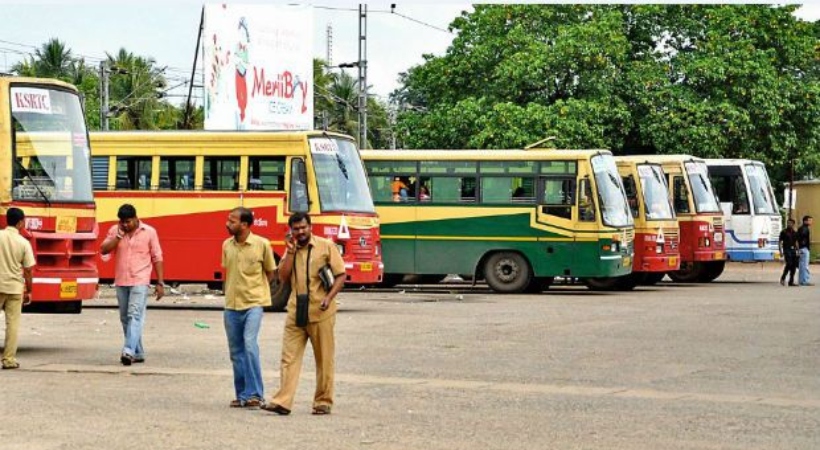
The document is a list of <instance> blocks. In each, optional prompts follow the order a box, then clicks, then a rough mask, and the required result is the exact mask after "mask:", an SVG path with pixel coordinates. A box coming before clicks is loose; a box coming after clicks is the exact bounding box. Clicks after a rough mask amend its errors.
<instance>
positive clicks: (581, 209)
mask: <svg viewBox="0 0 820 450" xmlns="http://www.w3.org/2000/svg"><path fill="white" fill-rule="evenodd" d="M578 191H579V192H580V194H579V195H578V220H580V221H581V222H595V199H594V197H593V196H592V184H591V183H590V182H589V178H582V179H581V182H580V183H579V189H578Z"/></svg>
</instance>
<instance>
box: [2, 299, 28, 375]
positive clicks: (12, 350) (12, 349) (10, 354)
mask: <svg viewBox="0 0 820 450" xmlns="http://www.w3.org/2000/svg"><path fill="white" fill-rule="evenodd" d="M0 309H2V310H3V312H4V313H5V314H6V339H5V341H4V343H3V365H4V366H7V365H9V364H14V363H15V362H17V332H18V330H19V329H20V314H21V312H22V311H23V296H22V295H21V294H2V293H0Z"/></svg>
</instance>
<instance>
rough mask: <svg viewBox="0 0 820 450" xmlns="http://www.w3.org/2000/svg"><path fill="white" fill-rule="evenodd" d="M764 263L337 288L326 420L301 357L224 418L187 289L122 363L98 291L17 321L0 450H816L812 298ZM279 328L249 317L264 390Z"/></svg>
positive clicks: (271, 374)
mask: <svg viewBox="0 0 820 450" xmlns="http://www.w3.org/2000/svg"><path fill="white" fill-rule="evenodd" d="M779 270H780V266H778V265H776V264H769V265H759V264H755V265H740V264H733V265H730V266H729V269H728V270H727V272H726V273H725V274H724V275H723V276H722V277H721V278H719V279H718V281H717V282H714V283H711V284H708V285H681V284H675V283H671V282H664V283H661V284H659V285H658V286H655V287H641V288H638V289H637V290H636V291H634V292H627V293H598V292H590V291H588V290H587V289H586V288H583V287H580V286H557V287H555V288H553V289H551V290H550V291H548V292H545V293H543V294H539V295H496V294H493V293H492V292H490V291H489V290H487V289H486V288H485V287H477V288H470V287H469V285H465V284H451V285H441V286H435V287H428V288H425V289H422V288H419V287H417V286H414V285H405V286H400V287H399V288H397V289H393V290H351V291H345V292H344V293H342V295H341V297H340V302H341V306H340V313H339V316H338V320H337V326H336V333H337V377H336V391H337V394H336V405H335V406H334V409H333V414H331V415H330V416H312V415H311V414H310V407H311V398H312V392H313V387H314V386H313V382H314V377H313V371H314V366H313V363H312V353H311V352H310V350H308V352H307V354H306V360H305V365H304V367H303V376H302V382H301V383H300V386H299V391H298V394H297V398H296V404H295V405H294V411H293V413H292V414H291V415H290V416H287V417H280V416H277V415H274V414H271V413H267V412H264V411H258V410H256V411H251V410H238V409H231V408H228V403H229V401H230V400H231V399H232V398H233V387H232V377H231V369H230V361H229V359H228V353H227V344H226V342H225V334H224V328H223V326H222V312H221V305H222V301H223V299H222V297H220V296H218V295H215V294H214V293H203V292H200V291H199V290H198V288H197V287H183V289H184V292H179V291H177V294H174V295H169V296H168V297H166V298H165V299H163V300H161V301H159V302H155V301H153V300H152V301H151V308H150V309H149V311H148V318H147V326H146V330H145V337H144V342H145V347H146V349H147V361H146V363H145V364H140V365H134V366H130V367H124V366H122V365H120V364H119V351H120V346H121V344H122V336H121V335H122V331H121V326H120V324H119V318H118V313H117V311H116V309H115V308H114V305H115V301H114V300H113V298H112V296H111V294H112V292H111V291H110V290H108V289H104V290H103V291H102V292H101V294H102V296H101V298H100V299H99V300H95V301H93V302H88V303H87V304H86V307H85V309H84V311H83V313H82V314H80V315H64V316H58V315H36V314H30V315H24V316H23V323H22V329H21V333H20V339H19V340H20V350H19V353H18V359H19V361H20V363H21V365H22V367H21V369H19V370H4V371H2V372H0V395H2V401H0V417H2V420H0V449H103V448H104V449H141V450H145V449H244V448H271V449H319V448H322V449H359V448H367V449H418V448H424V449H517V448H536V449H738V450H739V449H743V450H748V449H766V450H769V449H812V450H813V449H818V448H820V377H818V373H817V372H818V368H820V364H818V363H820V325H818V324H820V295H818V292H819V291H818V288H817V287H801V288H790V287H782V286H780V285H779V284H777V283H776V280H777V278H778V275H779ZM815 271H816V272H820V270H817V269H816V270H815ZM283 319H284V315H283V314H279V313H268V314H266V315H265V318H264V320H263V330H262V334H261V336H260V346H261V349H262V353H263V356H262V364H263V372H264V373H263V374H264V378H265V387H266V395H267V396H268V397H270V395H272V394H273V392H274V391H275V390H276V388H277V387H278V382H279V379H278V368H279V352H280V350H281V346H280V343H281V333H282V325H283Z"/></svg>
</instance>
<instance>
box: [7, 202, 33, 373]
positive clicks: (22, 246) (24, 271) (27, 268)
mask: <svg viewBox="0 0 820 450" xmlns="http://www.w3.org/2000/svg"><path fill="white" fill-rule="evenodd" d="M24 219H25V214H23V210H21V209H20V208H9V209H8V211H6V228H5V229H4V230H2V231H0V308H2V310H3V312H4V313H5V314H6V337H5V341H4V344H3V369H17V368H19V367H20V363H18V362H17V332H18V330H19V328H20V314H21V312H22V310H23V305H24V304H25V305H28V304H29V303H31V268H32V267H34V252H33V251H32V249H31V243H29V241H28V240H27V239H25V238H24V237H23V236H20V230H22V229H23V227H24V226H25V220H24Z"/></svg>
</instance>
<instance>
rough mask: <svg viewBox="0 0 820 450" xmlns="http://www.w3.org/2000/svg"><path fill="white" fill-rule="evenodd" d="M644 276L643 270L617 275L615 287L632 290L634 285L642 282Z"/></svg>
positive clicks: (621, 289) (620, 289)
mask: <svg viewBox="0 0 820 450" xmlns="http://www.w3.org/2000/svg"><path fill="white" fill-rule="evenodd" d="M645 276H646V274H645V273H644V272H632V273H630V274H629V275H624V276H622V277H618V278H616V279H615V280H616V286H615V288H616V289H617V290H619V291H631V290H634V289H635V287H636V286H638V285H639V284H641V283H642V282H643V279H644V277H645Z"/></svg>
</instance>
